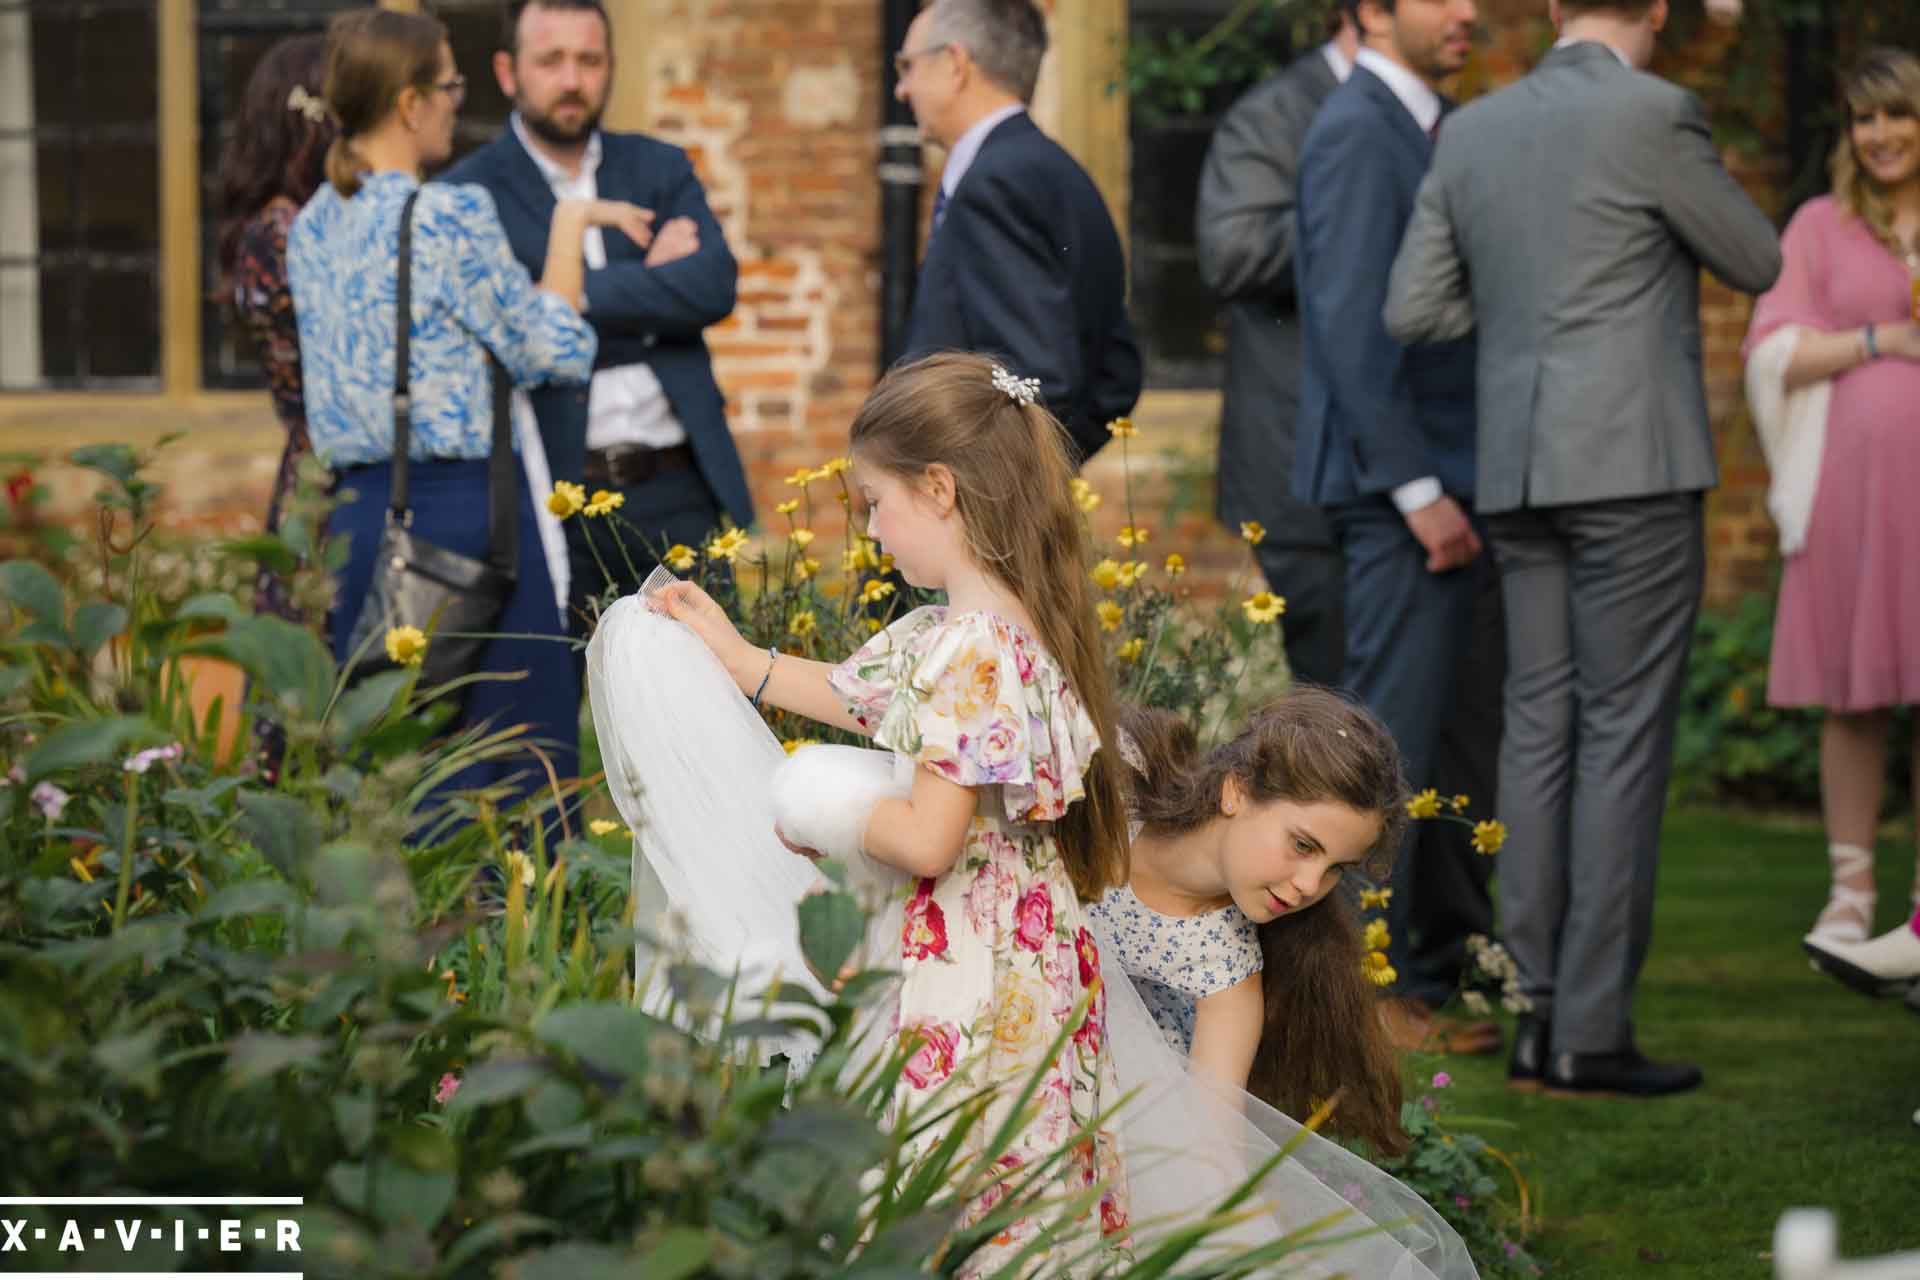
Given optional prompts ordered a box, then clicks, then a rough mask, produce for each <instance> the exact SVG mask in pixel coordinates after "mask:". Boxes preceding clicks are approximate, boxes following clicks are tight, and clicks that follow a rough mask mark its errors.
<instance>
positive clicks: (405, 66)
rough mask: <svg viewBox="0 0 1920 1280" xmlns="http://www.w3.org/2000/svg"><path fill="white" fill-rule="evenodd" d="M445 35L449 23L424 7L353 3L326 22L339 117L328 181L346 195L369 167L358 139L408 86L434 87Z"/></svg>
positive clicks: (332, 100)
mask: <svg viewBox="0 0 1920 1280" xmlns="http://www.w3.org/2000/svg"><path fill="white" fill-rule="evenodd" d="M446 40H447V28H446V27H445V25H443V24H442V23H441V21H440V20H439V19H438V18H433V17H429V16H427V15H426V14H424V13H401V12H399V11H397V10H393V9H373V8H367V9H349V10H347V11H346V12H345V13H342V14H340V15H339V16H337V17H335V18H334V20H333V21H332V22H330V23H328V24H327V105H328V106H329V107H331V108H332V109H333V114H334V118H335V119H337V120H338V121H339V122H340V136H339V137H338V138H336V139H334V142H333V145H332V146H331V147H329V148H327V181H328V182H331V183H332V184H333V187H334V190H336V191H338V192H339V193H340V194H341V195H342V196H346V197H351V196H353V195H354V194H356V193H357V192H358V191H359V190H360V175H361V173H362V172H364V171H365V169H366V162H365V161H364V160H363V159H362V158H361V156H360V154H359V152H358V151H356V150H355V149H354V145H353V142H354V139H355V138H358V137H360V136H361V135H362V134H364V133H366V132H368V131H369V130H371V129H372V128H373V127H374V126H376V125H378V124H379V123H380V122H381V121H382V120H385V119H386V118H387V116H388V114H389V113H390V112H392V111H393V109H394V108H395V107H396V106H398V105H399V103H400V95H401V94H402V93H404V92H406V91H407V90H408V89H419V90H421V91H422V92H425V91H426V90H428V89H431V88H432V87H433V82H434V77H436V76H437V75H439V73H440V46H441V45H442V44H445V43H446Z"/></svg>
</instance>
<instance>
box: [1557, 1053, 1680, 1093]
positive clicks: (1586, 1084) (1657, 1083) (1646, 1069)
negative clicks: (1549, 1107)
mask: <svg viewBox="0 0 1920 1280" xmlns="http://www.w3.org/2000/svg"><path fill="white" fill-rule="evenodd" d="M1703 1079H1705V1077H1704V1076H1703V1075H1701V1073H1700V1068H1699V1067H1696V1066H1694V1065H1693V1064H1692V1063H1691V1062H1652V1061H1649V1060H1648V1059H1647V1057H1646V1055H1644V1054H1642V1053H1641V1052H1640V1051H1639V1050H1638V1049H1633V1048H1629V1049H1625V1050H1623V1051H1621V1052H1619V1053H1556V1054H1554V1055H1553V1056H1552V1058H1551V1059H1549V1060H1548V1062H1547V1070H1546V1075H1545V1076H1544V1078H1543V1079H1542V1080H1541V1087H1542V1088H1543V1089H1544V1090H1545V1092H1547V1093H1550V1094H1553V1095H1554V1096H1556V1097H1594V1096H1600V1097H1607V1096H1613V1097H1624V1098H1657V1097H1659V1096H1661V1095H1662V1094H1668V1093H1684V1092H1686V1091H1687V1090H1688V1089H1695V1088H1698V1087H1699V1085H1700V1082H1701V1081H1702V1080H1703Z"/></svg>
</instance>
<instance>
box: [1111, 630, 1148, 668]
mask: <svg viewBox="0 0 1920 1280" xmlns="http://www.w3.org/2000/svg"><path fill="white" fill-rule="evenodd" d="M1146 647H1147V642H1146V640H1145V639H1143V638H1142V637H1140V636H1135V637H1134V638H1133V639H1131V640H1129V641H1127V642H1126V643H1125V644H1123V645H1121V646H1120V647H1119V649H1117V650H1115V653H1116V655H1117V656H1118V657H1119V659H1120V661H1122V662H1138V661H1140V654H1141V652H1142V651H1144V650H1145V649H1146Z"/></svg>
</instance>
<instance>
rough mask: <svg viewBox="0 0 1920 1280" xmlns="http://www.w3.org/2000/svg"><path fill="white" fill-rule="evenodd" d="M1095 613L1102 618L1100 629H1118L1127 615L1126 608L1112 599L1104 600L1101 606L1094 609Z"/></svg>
mask: <svg viewBox="0 0 1920 1280" xmlns="http://www.w3.org/2000/svg"><path fill="white" fill-rule="evenodd" d="M1094 613H1095V614H1097V615H1098V616H1099V618H1100V629H1101V630H1102V631H1118V630H1119V629H1120V624H1121V622H1123V621H1124V620H1125V619H1126V616H1127V612H1126V610H1124V609H1122V608H1121V607H1120V606H1119V605H1117V604H1115V603H1114V602H1113V601H1111V600H1102V601H1101V602H1100V604H1099V606H1098V607H1097V608H1096V609H1094Z"/></svg>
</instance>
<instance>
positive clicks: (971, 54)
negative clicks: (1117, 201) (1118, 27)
mask: <svg viewBox="0 0 1920 1280" xmlns="http://www.w3.org/2000/svg"><path fill="white" fill-rule="evenodd" d="M1046 51H1047V28H1046V22H1045V20H1044V19H1043V18H1042V17H1041V16H1040V11H1039V10H1038V9H1037V8H1035V7H1034V5H1033V3H1032V0H934V3H933V4H931V5H930V6H928V7H927V8H926V9H924V10H922V11H921V12H920V14H919V16H918V17H916V18H915V19H914V20H913V24H912V25H911V26H910V27H908V28H907V38H906V44H905V46H904V47H903V48H902V49H901V50H900V51H899V53H897V54H896V55H895V56H894V63H895V67H896V69H897V70H898V72H899V88H898V90H897V92H898V93H899V95H900V96H901V98H903V99H904V100H905V101H906V102H907V104H908V105H909V106H911V107H912V108H913V117H914V119H915V121H917V122H918V123H919V125H920V131H921V132H922V133H923V134H925V135H926V136H927V137H928V138H929V139H930V140H932V141H934V142H936V143H938V144H939V145H940V146H942V147H944V148H945V149H946V152H947V163H946V168H945V169H944V170H943V171H942V173H941V175H940V188H939V191H938V192H937V193H936V195H935V197H934V202H933V231H932V235H931V237H930V238H929V240H928V242H927V253H926V258H925V260H924V261H923V262H922V264H921V267H920V280H919V285H918V287H917V288H916V290H915V293H914V299H913V314H912V316H911V318H910V319H909V321H908V325H907V341H906V352H907V355H908V357H909V358H911V357H914V356H921V355H926V354H927V353H929V352H933V351H940V350H950V349H951V350H961V351H981V352H987V353H989V354H992V355H997V356H999V357H1000V358H1001V359H1002V360H1004V361H1005V362H1006V364H1007V367H1008V368H1009V369H1010V370H1011V371H1012V372H1013V373H1015V374H1016V375H1018V376H1020V377H1023V378H1025V377H1031V378H1038V379H1039V380H1040V398H1041V400H1042V401H1043V402H1044V403H1045V404H1046V406H1047V408H1048V409H1050V410H1052V411H1053V415H1054V416H1055V417H1056V418H1058V419H1059V420H1060V421H1061V423H1062V424H1063V425H1064V426H1065V427H1066V429H1067V432H1068V434H1069V435H1070V436H1071V437H1072V439H1073V444H1074V447H1075V449H1076V450H1077V451H1078V454H1079V456H1080V457H1081V458H1082V459H1084V458H1086V457H1087V456H1088V455H1090V454H1092V453H1093V451H1094V450H1096V449H1098V448H1099V447H1100V446H1101V445H1103V444H1105V443H1106V442H1107V439H1108V433H1107V424H1108V423H1109V422H1111V421H1112V420H1113V419H1115V418H1119V417H1123V416H1125V415H1126V414H1128V413H1131V412H1132V411H1133V406H1134V403H1135V402H1136V401H1137V400H1138V399H1139V398H1140V350H1139V348H1138V347H1137V346H1136V345H1135V343H1134V339H1133V326H1132V324H1131V323H1130V322H1129V321H1128V319H1127V263H1126V258H1125V257H1124V255H1122V253H1121V251H1120V237H1119V234H1118V233H1117V232H1115V231H1114V228H1113V219H1112V217H1111V216H1109V215H1108V213H1107V206H1106V202H1105V201H1104V200H1103V199H1102V198H1101V196H1100V190H1099V188H1098V187H1096V186H1094V184H1093V179H1092V178H1090V177H1088V176H1087V171H1086V170H1085V169H1082V168H1081V167H1080V165H1079V164H1078V162H1076V161H1075V160H1074V158H1073V157H1072V156H1070V155H1068V154H1067V153H1066V151H1065V150H1064V149H1063V148H1061V146H1060V145H1059V144H1058V143H1056V142H1054V141H1053V140H1052V139H1051V138H1049V137H1047V136H1046V135H1045V134H1043V133H1041V132H1040V130H1039V128H1038V127H1037V126H1036V125H1035V124H1034V123H1033V120H1032V118H1031V117H1029V116H1028V115H1027V111H1026V103H1027V102H1028V101H1030V100H1031V99H1032V97H1033V87H1034V83H1035V81H1037V80H1038V79H1039V76H1040V59H1041V57H1042V56H1043V55H1044V54H1045V53H1046Z"/></svg>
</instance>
